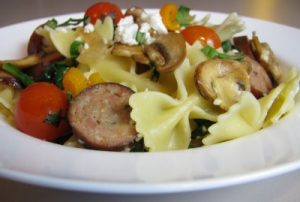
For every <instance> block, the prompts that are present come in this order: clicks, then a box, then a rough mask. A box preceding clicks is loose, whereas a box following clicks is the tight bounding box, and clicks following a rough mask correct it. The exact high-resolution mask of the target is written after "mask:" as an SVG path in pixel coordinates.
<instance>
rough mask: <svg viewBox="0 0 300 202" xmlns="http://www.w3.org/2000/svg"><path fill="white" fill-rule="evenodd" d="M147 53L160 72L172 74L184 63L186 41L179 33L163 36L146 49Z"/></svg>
mask: <svg viewBox="0 0 300 202" xmlns="http://www.w3.org/2000/svg"><path fill="white" fill-rule="evenodd" d="M145 53H146V55H147V56H148V57H149V59H150V60H151V61H152V62H153V63H154V64H155V65H156V69H157V71H158V72H160V73H164V72H171V71H174V70H175V69H176V68H177V67H178V66H179V65H180V64H181V63H182V62H183V60H184V58H185V56H186V45H185V40H184V38H183V36H182V35H181V34H179V33H174V32H169V33H168V34H162V35H159V37H158V38H157V39H156V40H155V41H154V42H153V43H152V44H150V45H148V46H146V47H145Z"/></svg>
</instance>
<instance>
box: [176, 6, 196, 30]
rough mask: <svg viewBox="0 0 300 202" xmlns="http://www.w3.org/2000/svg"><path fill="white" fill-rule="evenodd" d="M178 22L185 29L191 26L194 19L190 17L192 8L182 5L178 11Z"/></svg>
mask: <svg viewBox="0 0 300 202" xmlns="http://www.w3.org/2000/svg"><path fill="white" fill-rule="evenodd" d="M176 20H177V22H178V23H179V24H180V26H183V27H186V26H188V25H189V24H191V23H192V21H193V20H194V17H193V16H191V15H190V8H188V7H186V6H182V5H181V6H180V7H179V8H178V10H177V15H176Z"/></svg>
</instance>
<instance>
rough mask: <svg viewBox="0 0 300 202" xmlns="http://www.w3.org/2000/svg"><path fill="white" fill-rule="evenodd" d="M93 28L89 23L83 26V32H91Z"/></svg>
mask: <svg viewBox="0 0 300 202" xmlns="http://www.w3.org/2000/svg"><path fill="white" fill-rule="evenodd" d="M94 30H95V27H94V25H92V24H91V23H89V24H87V25H85V26H84V32H85V33H92V32H93V31H94Z"/></svg>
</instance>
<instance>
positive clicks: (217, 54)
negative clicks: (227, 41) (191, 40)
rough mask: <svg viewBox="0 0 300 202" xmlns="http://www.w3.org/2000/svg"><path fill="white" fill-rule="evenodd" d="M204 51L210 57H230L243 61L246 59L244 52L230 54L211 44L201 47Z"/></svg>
mask: <svg viewBox="0 0 300 202" xmlns="http://www.w3.org/2000/svg"><path fill="white" fill-rule="evenodd" d="M201 51H202V53H203V54H204V55H205V56H206V57H208V58H210V59H217V58H218V59H230V60H238V61H241V60H243V59H244V54H243V53H242V52H238V53H236V54H234V55H229V54H226V53H220V52H218V51H217V50H216V49H215V48H213V47H211V46H205V47H204V48H202V49H201Z"/></svg>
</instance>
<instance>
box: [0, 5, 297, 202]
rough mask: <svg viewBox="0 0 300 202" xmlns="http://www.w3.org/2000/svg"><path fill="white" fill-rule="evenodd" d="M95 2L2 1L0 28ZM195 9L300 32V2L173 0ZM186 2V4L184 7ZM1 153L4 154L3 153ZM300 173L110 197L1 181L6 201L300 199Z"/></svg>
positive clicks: (81, 8)
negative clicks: (236, 15)
mask: <svg viewBox="0 0 300 202" xmlns="http://www.w3.org/2000/svg"><path fill="white" fill-rule="evenodd" d="M94 2H95V1H91V0H85V1H83V0H60V1H56V0H23V1H22V0H1V1H0V13H1V14H0V16H1V17H0V27H3V26H6V25H10V24H13V23H17V22H21V21H27V20H31V19H35V18H40V17H51V16H55V15H60V14H66V13H74V12H83V11H84V10H85V9H86V7H87V6H89V5H91V4H92V3H94ZM111 2H114V3H116V4H118V5H120V7H122V8H128V7H131V6H140V7H144V8H145V7H147V8H158V7H160V6H161V5H162V4H163V3H165V2H169V1H162V0H160V1H159V0H140V1H138V0H128V1H125V0H123V1H121V0H115V1H111ZM173 2H174V3H177V4H184V5H186V6H189V7H190V8H192V9H197V10H207V11H216V12H225V13H229V12H233V11H236V12H238V13H239V14H240V15H244V16H249V17H254V18H259V19H263V20H268V21H273V22H276V23H280V24H286V25H289V26H293V27H297V28H300V20H299V19H300V12H299V9H300V1H298V0H240V1H238V0H236V1H234V0H227V1H225V0H224V1H221V0H219V1H218V0H206V1H204V0H194V1H193V0H185V1H179V0H173ZM183 2H184V3H183ZM299 45H300V44H299ZM0 155H1V154H0ZM299 190H300V171H294V172H291V173H288V174H285V175H282V176H278V177H274V178H272V179H266V180H262V181H258V182H252V183H248V184H244V185H240V186H233V187H228V188H224V189H219V190H214V191H205V192H190V193H181V194H171V195H169V194H165V195H137V196H132V195H108V194H90V193H81V192H72V191H65V190H57V189H52V188H51V189H50V188H46V187H38V186H33V185H28V184H24V183H20V182H15V181H12V180H9V179H3V178H0V201H1V202H10V201H13V202H19V201H26V202H27V201H28V202H32V201H44V202H48V201H64V202H69V201H70V202H71V201H72V202H77V201H144V202H147V201H172V202H174V201H186V202H189V201H222V202H227V201H230V202H235V201H249V202H250V201H271V202H292V201H295V202H296V201H300V192H299Z"/></svg>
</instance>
